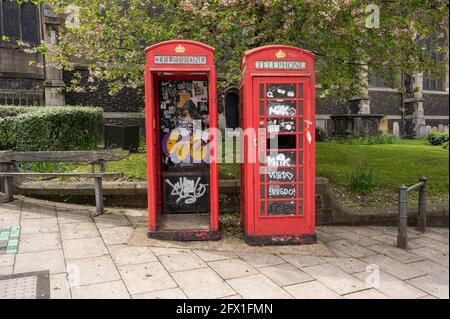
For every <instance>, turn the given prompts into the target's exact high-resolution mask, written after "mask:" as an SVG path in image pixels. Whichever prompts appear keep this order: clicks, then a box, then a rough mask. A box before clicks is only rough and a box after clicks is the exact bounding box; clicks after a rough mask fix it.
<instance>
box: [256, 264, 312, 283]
mask: <svg viewBox="0 0 450 319" xmlns="http://www.w3.org/2000/svg"><path fill="white" fill-rule="evenodd" d="M258 270H259V271H260V272H262V273H263V274H264V275H265V276H266V277H267V278H269V279H270V280H272V281H273V282H274V283H276V284H277V285H278V286H288V285H294V284H298V283H301V282H306V281H312V280H314V278H312V277H311V276H309V275H307V274H306V273H305V272H303V271H301V270H299V269H298V268H296V267H294V266H292V265H291V264H281V265H274V266H267V267H262V268H259V269H258Z"/></svg>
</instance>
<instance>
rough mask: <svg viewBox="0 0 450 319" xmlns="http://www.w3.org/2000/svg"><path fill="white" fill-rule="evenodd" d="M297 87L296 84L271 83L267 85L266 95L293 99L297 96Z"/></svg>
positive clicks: (270, 97)
mask: <svg viewBox="0 0 450 319" xmlns="http://www.w3.org/2000/svg"><path fill="white" fill-rule="evenodd" d="M295 89H296V86H295V84H269V85H268V86H267V92H266V97H267V98H268V99H280V98H288V99H293V98H296V97H297V92H296V91H295Z"/></svg>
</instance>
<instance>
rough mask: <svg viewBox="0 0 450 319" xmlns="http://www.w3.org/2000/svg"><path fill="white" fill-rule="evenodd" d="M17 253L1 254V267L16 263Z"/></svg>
mask: <svg viewBox="0 0 450 319" xmlns="http://www.w3.org/2000/svg"><path fill="white" fill-rule="evenodd" d="M15 257H16V255H15V254H0V267H6V266H12V265H14V258H15Z"/></svg>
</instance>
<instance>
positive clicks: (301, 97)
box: [298, 84, 303, 99]
mask: <svg viewBox="0 0 450 319" xmlns="http://www.w3.org/2000/svg"><path fill="white" fill-rule="evenodd" d="M298 90H299V93H298V97H299V98H300V99H303V84H299V85H298Z"/></svg>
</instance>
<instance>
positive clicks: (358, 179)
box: [346, 166, 375, 195]
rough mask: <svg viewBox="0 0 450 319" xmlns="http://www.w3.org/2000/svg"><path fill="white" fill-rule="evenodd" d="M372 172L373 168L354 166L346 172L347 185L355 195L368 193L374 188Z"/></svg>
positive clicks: (373, 171)
mask: <svg viewBox="0 0 450 319" xmlns="http://www.w3.org/2000/svg"><path fill="white" fill-rule="evenodd" d="M374 174H375V170H374V169H373V168H367V167H362V166H359V167H356V168H353V169H351V170H349V171H347V172H346V175H347V179H348V186H349V188H350V190H351V191H352V192H353V193H355V194H356V195H368V194H370V193H371V192H372V191H373V189H374V180H373V178H374Z"/></svg>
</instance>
